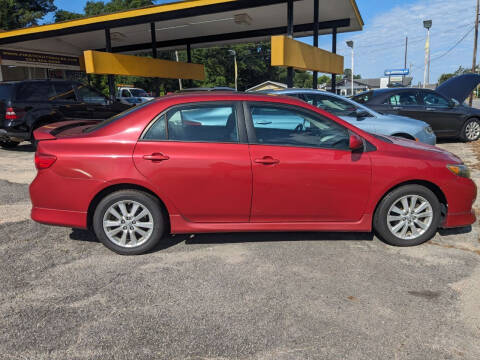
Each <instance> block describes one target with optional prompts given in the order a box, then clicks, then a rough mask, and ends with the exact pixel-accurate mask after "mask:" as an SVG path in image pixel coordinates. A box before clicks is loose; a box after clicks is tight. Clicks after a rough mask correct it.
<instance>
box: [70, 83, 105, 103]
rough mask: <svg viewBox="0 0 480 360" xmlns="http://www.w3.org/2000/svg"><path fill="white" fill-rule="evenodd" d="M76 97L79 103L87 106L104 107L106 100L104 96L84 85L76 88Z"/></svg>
mask: <svg viewBox="0 0 480 360" xmlns="http://www.w3.org/2000/svg"><path fill="white" fill-rule="evenodd" d="M77 95H78V99H79V100H80V101H83V102H86V103H88V104H102V105H105V104H106V103H107V98H106V97H105V96H104V95H102V94H100V93H99V92H97V91H95V90H93V89H91V88H89V87H88V86H85V85H79V86H78V87H77Z"/></svg>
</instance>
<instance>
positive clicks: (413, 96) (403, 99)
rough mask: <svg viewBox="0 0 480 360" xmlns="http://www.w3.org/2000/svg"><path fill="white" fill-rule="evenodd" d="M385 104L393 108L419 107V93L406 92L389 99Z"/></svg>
mask: <svg viewBox="0 0 480 360" xmlns="http://www.w3.org/2000/svg"><path fill="white" fill-rule="evenodd" d="M385 104H388V105H393V106H399V105H402V106H405V105H418V100H417V93H416V92H415V91H405V92H401V93H398V94H395V95H392V96H390V97H389V98H387V100H386V102H385Z"/></svg>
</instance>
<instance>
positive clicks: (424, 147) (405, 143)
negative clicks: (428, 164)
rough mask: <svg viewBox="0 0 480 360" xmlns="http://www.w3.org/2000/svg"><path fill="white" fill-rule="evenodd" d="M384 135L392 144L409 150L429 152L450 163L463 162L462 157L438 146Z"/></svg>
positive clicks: (430, 155)
mask: <svg viewBox="0 0 480 360" xmlns="http://www.w3.org/2000/svg"><path fill="white" fill-rule="evenodd" d="M385 137H386V138H388V139H389V140H390V141H392V143H393V144H395V145H399V146H402V147H404V148H407V149H409V150H412V151H419V150H420V151H425V152H427V153H429V155H428V157H437V158H441V159H442V160H445V161H450V162H452V163H457V164H460V163H463V162H462V159H460V158H459V157H458V156H456V155H455V154H452V153H451V152H449V151H446V150H443V149H440V148H439V147H436V146H433V145H428V144H424V143H421V142H418V141H413V140H407V139H403V138H398V137H394V136H385Z"/></svg>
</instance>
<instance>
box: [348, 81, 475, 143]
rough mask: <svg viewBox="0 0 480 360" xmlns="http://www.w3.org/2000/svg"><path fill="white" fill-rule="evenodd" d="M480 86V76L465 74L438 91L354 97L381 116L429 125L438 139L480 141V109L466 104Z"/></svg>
mask: <svg viewBox="0 0 480 360" xmlns="http://www.w3.org/2000/svg"><path fill="white" fill-rule="evenodd" d="M479 83H480V75H477V74H465V75H460V76H456V77H454V78H451V79H449V80H447V81H445V82H444V83H442V84H441V85H440V86H439V87H438V88H437V89H436V90H435V91H434V90H430V89H417V88H392V89H375V90H370V91H366V92H363V93H361V94H358V95H355V96H353V97H352V100H355V101H356V102H358V103H361V104H364V105H365V106H368V107H369V108H371V109H373V110H375V111H378V112H380V113H382V114H395V115H402V116H408V117H410V118H413V119H418V120H422V121H425V122H426V123H428V124H429V125H430V126H431V127H432V129H433V131H434V132H435V134H436V135H437V138H458V139H461V140H462V141H475V140H478V139H479V138H480V109H475V108H472V107H469V106H466V105H465V104H464V101H465V100H466V99H467V97H468V96H469V94H470V93H471V92H472V91H473V89H474V88H475V87H476V86H477V85H478V84H479Z"/></svg>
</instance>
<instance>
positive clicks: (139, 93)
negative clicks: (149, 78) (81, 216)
mask: <svg viewBox="0 0 480 360" xmlns="http://www.w3.org/2000/svg"><path fill="white" fill-rule="evenodd" d="M130 93H131V94H132V96H136V97H148V94H147V93H146V91H145V90H143V89H130Z"/></svg>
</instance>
